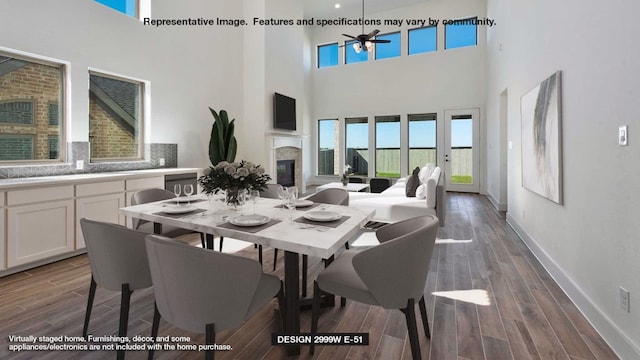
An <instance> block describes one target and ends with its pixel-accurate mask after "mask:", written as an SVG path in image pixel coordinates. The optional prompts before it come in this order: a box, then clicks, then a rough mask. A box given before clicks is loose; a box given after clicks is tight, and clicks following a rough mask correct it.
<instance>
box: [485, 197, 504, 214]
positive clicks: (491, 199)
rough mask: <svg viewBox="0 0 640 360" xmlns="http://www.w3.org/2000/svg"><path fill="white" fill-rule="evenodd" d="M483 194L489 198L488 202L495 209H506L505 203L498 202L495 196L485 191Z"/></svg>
mask: <svg viewBox="0 0 640 360" xmlns="http://www.w3.org/2000/svg"><path fill="white" fill-rule="evenodd" d="M485 196H486V197H487V199H489V202H490V203H491V205H493V207H494V208H496V210H498V211H507V204H505V203H501V202H498V200H496V198H494V197H493V195H491V194H490V193H487V194H486V195H485Z"/></svg>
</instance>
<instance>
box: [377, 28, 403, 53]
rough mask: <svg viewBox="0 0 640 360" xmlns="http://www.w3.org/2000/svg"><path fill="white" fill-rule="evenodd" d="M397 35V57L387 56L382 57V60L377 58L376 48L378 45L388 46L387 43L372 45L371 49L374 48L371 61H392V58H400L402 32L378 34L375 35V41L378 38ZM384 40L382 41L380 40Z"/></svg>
mask: <svg viewBox="0 0 640 360" xmlns="http://www.w3.org/2000/svg"><path fill="white" fill-rule="evenodd" d="M395 34H398V55H395V56H388V57H384V58H378V46H380V45H388V44H389V43H386V44H374V45H373V48H374V50H373V51H374V54H373V60H386V59H394V58H399V57H401V56H402V31H400V30H398V31H392V32H388V33H384V34H378V35H376V40H377V39H378V38H380V37H385V36H388V35H395ZM382 40H384V39H382ZM391 44H393V41H392V42H391Z"/></svg>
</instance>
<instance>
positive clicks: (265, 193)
mask: <svg viewBox="0 0 640 360" xmlns="http://www.w3.org/2000/svg"><path fill="white" fill-rule="evenodd" d="M281 187H282V186H281V185H280V184H267V187H266V188H265V189H264V190H260V196H261V197H263V198H269V199H278V198H279V197H278V189H280V188H281Z"/></svg>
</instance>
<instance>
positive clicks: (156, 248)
mask: <svg viewBox="0 0 640 360" xmlns="http://www.w3.org/2000/svg"><path fill="white" fill-rule="evenodd" d="M146 245H147V256H148V259H149V267H150V269H151V278H152V280H153V286H154V294H155V301H156V303H155V304H156V306H155V311H154V317H153V325H152V328H151V336H152V337H153V338H155V337H157V335H158V327H159V323H160V316H162V317H163V318H164V319H165V320H167V321H168V322H169V323H171V324H173V325H175V326H177V327H179V328H181V329H184V330H187V331H192V332H197V333H205V339H206V344H207V345H213V344H215V333H216V332H217V331H221V330H225V329H229V328H234V327H237V326H239V325H241V324H242V323H243V322H244V321H245V320H247V319H249V318H250V317H251V316H252V315H253V314H255V313H256V312H257V311H258V310H260V309H261V308H262V307H264V306H265V305H267V304H268V303H269V302H271V300H272V299H273V298H274V297H275V296H276V295H277V296H278V300H279V303H280V306H282V300H283V299H282V295H283V294H282V282H281V281H280V279H279V278H278V277H276V276H273V275H267V274H264V273H263V272H262V268H261V266H260V264H259V263H258V262H256V261H255V260H251V259H247V258H243V257H240V256H236V255H231V254H224V253H220V252H214V251H212V250H209V249H201V248H198V247H193V246H189V245H187V244H184V243H180V242H177V241H174V240H172V239H169V238H166V237H162V236H158V235H148V236H147V238H146ZM202 274H207V275H206V276H204V277H203V276H202ZM281 308H282V307H281ZM152 358H153V350H150V351H149V359H152ZM205 358H206V359H213V358H214V351H213V350H207V352H206V354H205Z"/></svg>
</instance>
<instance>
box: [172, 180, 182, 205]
mask: <svg viewBox="0 0 640 360" xmlns="http://www.w3.org/2000/svg"><path fill="white" fill-rule="evenodd" d="M173 193H174V194H176V203H178V204H180V203H179V198H180V194H181V193H182V186H181V185H180V184H175V185H173Z"/></svg>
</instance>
